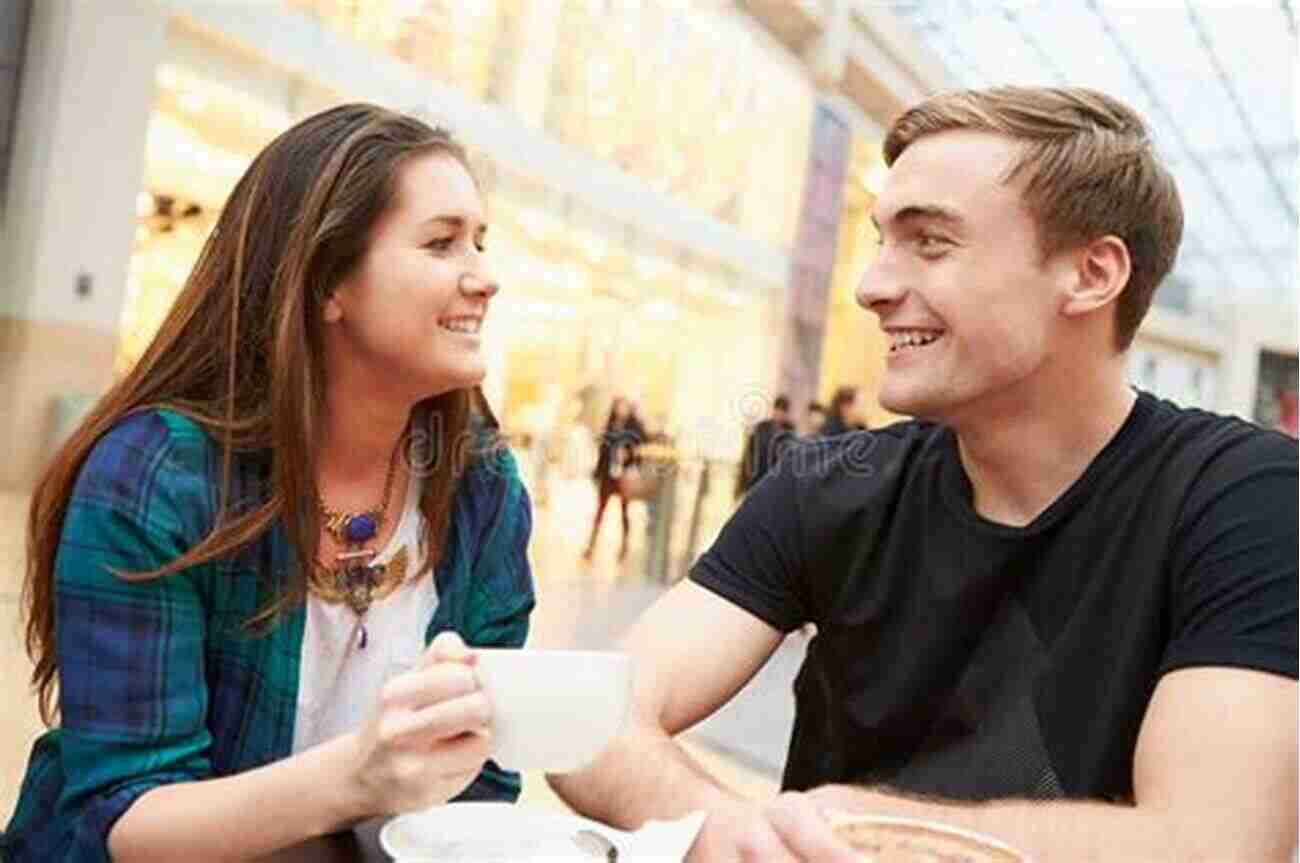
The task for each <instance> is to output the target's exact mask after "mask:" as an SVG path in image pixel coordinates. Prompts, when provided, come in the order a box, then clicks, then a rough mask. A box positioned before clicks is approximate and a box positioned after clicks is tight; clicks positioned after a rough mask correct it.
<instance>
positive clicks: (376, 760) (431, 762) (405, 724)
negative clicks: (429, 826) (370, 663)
mask: <svg viewBox="0 0 1300 863" xmlns="http://www.w3.org/2000/svg"><path fill="white" fill-rule="evenodd" d="M474 659H475V657H474V654H473V653H472V652H470V650H469V648H467V647H466V646H465V642H463V641H461V639H460V636H458V635H456V634H455V633H451V632H444V633H442V634H441V635H439V636H438V637H437V638H435V639H434V640H433V643H432V644H430V645H429V647H428V649H427V650H426V651H425V652H424V655H423V656H422V657H421V659H420V663H419V665H418V666H417V667H416V668H414V669H413V670H411V671H408V672H405V673H404V674H399V675H397V676H396V677H394V678H392V679H391V680H389V681H388V682H387V683H385V684H384V687H383V689H382V690H380V694H379V701H378V703H377V704H376V705H375V707H374V708H373V709H372V711H371V713H370V716H369V717H368V718H367V719H366V721H365V723H364V724H363V725H362V726H361V728H360V730H359V731H358V732H357V737H356V742H357V757H356V759H355V762H354V765H355V766H354V768H353V783H354V785H355V787H356V788H357V790H358V793H359V795H360V797H361V799H362V800H363V801H364V803H363V806H364V808H365V810H366V811H367V812H369V813H370V814H371V815H393V814H397V813H399V812H409V811H412V810H415V809H424V808H427V807H429V806H433V805H436V804H439V803H446V802H447V801H448V800H450V799H451V798H453V797H455V796H456V795H457V794H459V793H460V792H461V791H463V790H465V788H466V787H467V786H468V785H469V784H470V783H471V782H473V781H474V777H476V776H477V775H478V773H479V771H480V770H482V769H483V763H484V762H485V761H487V758H488V752H489V748H490V744H491V734H490V732H489V730H488V729H489V726H490V725H491V722H492V708H491V705H490V704H489V703H488V700H487V698H486V696H485V695H484V694H483V692H482V690H481V689H480V688H479V684H478V678H477V677H476V676H475V674H474V667H473V666H474Z"/></svg>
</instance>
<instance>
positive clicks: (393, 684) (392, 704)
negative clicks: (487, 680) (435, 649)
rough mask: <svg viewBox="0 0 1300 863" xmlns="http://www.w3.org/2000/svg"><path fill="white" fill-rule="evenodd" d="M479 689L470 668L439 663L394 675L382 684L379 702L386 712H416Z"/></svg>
mask: <svg viewBox="0 0 1300 863" xmlns="http://www.w3.org/2000/svg"><path fill="white" fill-rule="evenodd" d="M478 690H479V683H478V678H477V677H476V676H475V675H474V671H473V669H472V668H470V667H469V666H468V665H464V664H462V663H459V662H441V663H438V664H436V665H431V666H426V667H423V668H417V669H415V670H414V671H408V672H406V673H405V674H399V675H397V676H396V677H394V678H393V679H391V680H389V681H388V682H387V683H385V684H384V687H383V689H381V690H380V692H379V700H380V704H381V705H382V706H383V708H384V709H385V710H419V709H421V708H423V707H427V706H429V705H431V704H437V703H439V702H443V701H449V700H451V699H453V698H459V697H460V696H462V695H468V694H470V693H471V692H477V691H478Z"/></svg>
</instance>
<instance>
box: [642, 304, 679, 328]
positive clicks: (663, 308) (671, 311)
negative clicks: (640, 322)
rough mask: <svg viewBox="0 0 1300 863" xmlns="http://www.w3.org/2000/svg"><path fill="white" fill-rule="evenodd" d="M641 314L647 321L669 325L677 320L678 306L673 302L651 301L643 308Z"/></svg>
mask: <svg viewBox="0 0 1300 863" xmlns="http://www.w3.org/2000/svg"><path fill="white" fill-rule="evenodd" d="M641 314H642V315H644V316H645V319H646V320H647V321H653V322H654V323H660V324H667V323H672V322H673V321H675V320H677V317H678V311H677V304H676V303H674V302H672V301H671V300H663V299H660V300H651V301H650V302H648V303H646V304H645V305H644V306H642V307H641Z"/></svg>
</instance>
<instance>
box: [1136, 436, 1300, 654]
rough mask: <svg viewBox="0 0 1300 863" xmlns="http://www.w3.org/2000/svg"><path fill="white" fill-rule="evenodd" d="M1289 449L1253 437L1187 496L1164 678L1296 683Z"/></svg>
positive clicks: (1293, 464)
mask: <svg viewBox="0 0 1300 863" xmlns="http://www.w3.org/2000/svg"><path fill="white" fill-rule="evenodd" d="M1298 517H1300V516H1298V513H1297V458H1296V444H1295V442H1294V441H1292V440H1289V439H1287V438H1284V437H1282V436H1281V435H1279V434H1276V433H1271V432H1270V433H1261V432H1257V433H1253V434H1252V435H1251V436H1250V437H1249V438H1247V439H1245V440H1243V441H1242V442H1241V443H1238V444H1236V445H1234V446H1233V447H1232V448H1231V449H1230V450H1229V451H1227V452H1226V453H1224V454H1222V455H1220V456H1219V457H1218V458H1216V459H1215V461H1214V462H1212V463H1211V464H1210V465H1209V466H1208V467H1207V469H1206V471H1205V473H1204V475H1203V476H1202V477H1201V479H1200V480H1198V482H1197V483H1196V485H1195V486H1194V488H1193V490H1192V492H1191V494H1190V495H1189V498H1188V501H1187V504H1186V505H1185V507H1184V517H1183V521H1182V524H1181V527H1180V530H1179V532H1178V534H1177V540H1176V541H1177V546H1176V548H1175V550H1174V558H1173V561H1174V590H1175V594H1174V598H1173V603H1172V606H1173V618H1172V621H1171V639H1170V643H1169V646H1168V647H1167V649H1166V651H1165V655H1164V658H1163V661H1162V663H1161V673H1162V674H1163V673H1166V672H1169V671H1173V670H1175V669H1178V668H1185V667H1189V666H1206V665H1219V666H1235V667H1241V668H1251V669H1256V670H1260V671H1267V672H1272V673H1275V674H1280V675H1284V676H1287V677H1291V678H1295V677H1296V676H1297V602H1296V595H1297V594H1296V591H1297V584H1298V582H1297V519H1298Z"/></svg>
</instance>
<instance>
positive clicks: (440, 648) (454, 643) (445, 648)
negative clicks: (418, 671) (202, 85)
mask: <svg viewBox="0 0 1300 863" xmlns="http://www.w3.org/2000/svg"><path fill="white" fill-rule="evenodd" d="M421 659H422V664H423V665H424V666H426V667H427V666H431V665H434V664H436V663H439V662H462V663H465V664H468V665H472V664H473V663H474V653H473V651H471V650H470V649H469V648H468V647H467V646H466V645H465V642H464V641H463V640H462V639H461V637H460V636H459V635H457V634H456V633H454V632H450V631H448V632H440V633H438V635H437V637H435V638H434V639H433V642H432V643H430V645H429V646H428V647H427V648H425V651H424V656H423V657H422V658H421Z"/></svg>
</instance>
